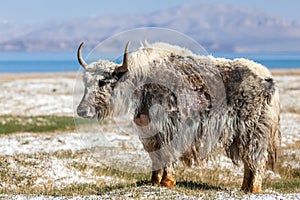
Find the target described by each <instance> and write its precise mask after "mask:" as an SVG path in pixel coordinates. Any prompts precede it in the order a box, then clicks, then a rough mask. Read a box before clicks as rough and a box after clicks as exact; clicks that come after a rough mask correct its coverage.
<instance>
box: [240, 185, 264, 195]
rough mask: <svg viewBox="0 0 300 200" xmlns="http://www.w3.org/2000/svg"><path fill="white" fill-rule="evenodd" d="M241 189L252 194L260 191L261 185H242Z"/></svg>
mask: <svg viewBox="0 0 300 200" xmlns="http://www.w3.org/2000/svg"><path fill="white" fill-rule="evenodd" d="M241 190H242V191H244V192H245V193H252V194H259V193H261V187H260V186H257V187H255V185H253V186H252V187H249V186H248V187H247V186H242V188H241Z"/></svg>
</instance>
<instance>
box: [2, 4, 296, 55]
mask: <svg viewBox="0 0 300 200" xmlns="http://www.w3.org/2000/svg"><path fill="white" fill-rule="evenodd" d="M139 27H162V28H170V29H174V30H176V31H179V32H182V33H184V34H186V35H188V36H189V37H191V38H193V39H195V40H196V41H197V42H199V43H200V44H201V45H203V46H204V47H205V48H206V49H208V50H209V51H217V52H218V51H229V52H248V51H249V52H259V51H264V52H272V51H287V52H294V51H299V52H300V21H296V20H295V21H291V20H287V19H285V18H283V17H279V16H275V15H272V14H270V13H266V12H263V11H260V10H255V9H248V8H243V7H238V6H232V5H228V4H203V3H197V4H186V5H182V6H177V7H173V8H170V9H166V10H159V11H155V12H152V13H148V14H128V15H125V14H121V15H111V16H108V15H106V16H98V17H90V18H85V19H73V20H68V21H62V22H58V23H51V24H43V25H42V26H39V27H33V28H28V30H16V28H15V27H12V31H11V32H10V31H9V30H7V31H5V32H4V33H1V37H2V38H6V39H2V40H0V50H1V51H71V50H74V49H76V48H77V46H78V44H79V43H80V42H81V41H83V40H84V41H87V48H89V49H91V48H92V47H94V46H95V45H97V44H98V43H99V42H100V41H103V40H104V39H106V38H108V37H110V36H111V35H114V34H117V33H119V32H122V31H125V30H129V29H134V28H139ZM16 31H19V33H18V34H16Z"/></svg>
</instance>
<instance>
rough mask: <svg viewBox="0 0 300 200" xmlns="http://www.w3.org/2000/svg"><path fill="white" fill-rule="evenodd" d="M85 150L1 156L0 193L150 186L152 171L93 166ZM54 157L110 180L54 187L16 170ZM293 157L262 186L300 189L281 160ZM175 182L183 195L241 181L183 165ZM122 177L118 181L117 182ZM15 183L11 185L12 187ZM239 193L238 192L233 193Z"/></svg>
mask: <svg viewBox="0 0 300 200" xmlns="http://www.w3.org/2000/svg"><path fill="white" fill-rule="evenodd" d="M90 156H91V155H90V152H89V151H88V150H82V151H79V152H71V151H68V150H66V151H58V152H54V153H51V154H34V155H26V154H24V155H13V156H0V168H1V170H0V183H1V184H4V183H5V184H6V185H9V186H10V187H0V193H4V194H5V193H6V194H37V195H41V194H43V195H53V196H74V195H103V194H104V193H106V192H110V191H116V190H117V189H122V191H123V192H125V191H131V190H133V189H136V188H139V187H142V186H150V185H151V183H150V177H151V173H150V172H148V173H129V172H124V171H120V170H117V169H113V168H111V167H108V166H104V165H100V166H95V165H92V164H90V163H85V162H82V160H78V159H79V158H82V159H83V160H85V159H86V158H88V157H90ZM53 157H55V158H57V159H60V160H67V161H68V162H67V168H69V169H72V170H73V171H77V172H82V173H84V172H87V171H92V174H91V175H90V176H91V177H111V179H112V180H115V181H111V182H106V181H97V183H89V184H88V183H70V184H68V185H66V186H63V187H56V186H55V185H54V181H55V180H51V181H48V182H45V183H43V184H39V185H36V183H35V182H36V180H37V179H38V178H39V175H38V174H34V173H28V172H22V171H21V170H19V169H24V168H25V167H27V168H32V169H33V170H36V169H39V168H42V166H40V164H39V160H51V159H53ZM289 159H292V158H290V157H289V155H284V156H281V157H280V160H282V161H280V162H282V163H279V166H278V172H279V173H280V175H281V179H275V180H274V179H270V178H266V179H265V180H264V183H263V189H264V190H265V189H272V190H275V191H277V192H282V193H288V192H300V169H293V168H292V167H291V166H286V165H283V160H289ZM176 178H177V185H176V187H174V188H173V189H172V191H173V192H178V193H180V194H185V195H194V196H198V195H199V194H213V193H215V192H217V191H223V192H228V193H230V192H232V191H233V190H235V189H239V188H240V187H241V183H242V180H241V178H242V177H240V176H239V175H237V173H236V171H234V170H228V169H223V170H221V169H219V168H216V169H200V168H193V169H190V168H184V167H178V168H177V169H176ZM120 180H121V181H120ZM12 186H14V187H12ZM237 194H241V195H242V192H237V193H236V194H235V195H237Z"/></svg>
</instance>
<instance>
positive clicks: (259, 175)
mask: <svg viewBox="0 0 300 200" xmlns="http://www.w3.org/2000/svg"><path fill="white" fill-rule="evenodd" d="M264 170H265V162H263V163H262V164H261V166H259V167H258V169H256V170H251V169H250V167H249V165H248V163H247V162H244V179H243V185H242V190H243V191H244V192H246V193H248V192H250V193H253V194H256V193H260V192H261V185H262V179H263V176H264Z"/></svg>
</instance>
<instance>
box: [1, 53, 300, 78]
mask: <svg viewBox="0 0 300 200" xmlns="http://www.w3.org/2000/svg"><path fill="white" fill-rule="evenodd" d="M212 55H213V56H215V57H225V58H231V59H232V58H239V57H244V58H248V59H251V60H254V61H256V62H259V63H261V64H263V65H265V66H267V67H268V68H269V69H290V68H299V69H300V53H255V54H239V53H212ZM79 69H80V66H79V64H78V62H77V58H76V52H0V73H30V72H63V71H78V70H79Z"/></svg>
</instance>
